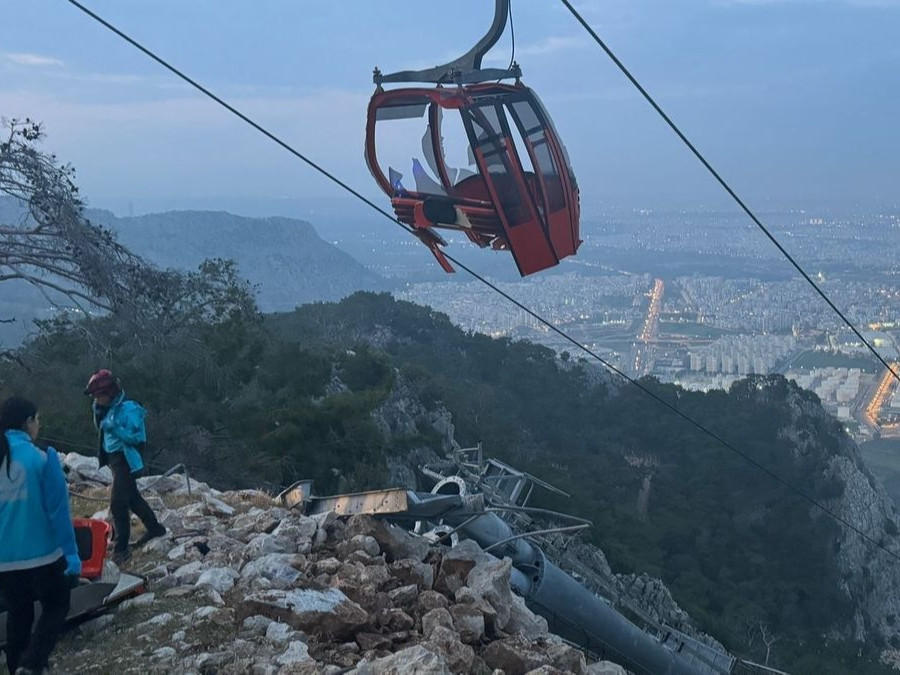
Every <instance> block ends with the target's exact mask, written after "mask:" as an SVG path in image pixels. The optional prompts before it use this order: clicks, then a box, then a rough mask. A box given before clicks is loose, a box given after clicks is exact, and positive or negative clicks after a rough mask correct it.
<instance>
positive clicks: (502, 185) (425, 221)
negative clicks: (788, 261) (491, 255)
mask: <svg viewBox="0 0 900 675" xmlns="http://www.w3.org/2000/svg"><path fill="white" fill-rule="evenodd" d="M508 13H509V0H496V13H495V16H494V23H493V25H492V26H491V29H490V31H488V33H487V35H485V36H484V37H483V38H482V39H481V40H480V41H479V42H478V44H477V45H475V47H474V48H473V49H472V50H471V51H470V52H469V53H468V54H466V55H465V56H463V57H461V58H460V59H457V60H456V61H453V62H452V63H449V64H447V65H444V66H437V67H436V68H433V69H430V70H425V71H405V72H400V73H394V74H392V75H382V74H381V72H380V71H378V70H377V69H376V70H375V77H374V81H375V83H376V85H378V86H377V88H376V90H375V94H374V95H373V96H372V99H371V101H370V102H369V111H368V120H367V124H366V162H367V164H368V166H369V171H371V172H372V175H373V177H374V178H375V180H376V181H377V182H378V185H379V186H380V187H381V189H382V190H384V192H385V193H386V194H387V195H388V196H389V197H390V198H391V204H392V205H393V207H394V211H395V213H396V214H397V218H398V220H400V221H401V222H403V223H406V224H407V225H409V226H411V227H412V228H413V230H414V232H415V234H416V236H418V237H419V239H420V240H421V241H422V242H423V243H424V244H425V245H426V246H428V248H429V249H430V250H431V252H432V253H433V254H434V256H435V258H437V260H438V262H439V263H440V264H441V267H443V268H444V270H446V271H447V272H452V271H453V268H452V267H451V266H450V263H449V262H448V260H447V258H446V257H445V256H444V254H443V253H442V252H441V250H440V248H439V247H440V246H446V241H445V240H444V239H443V238H442V237H441V236H440V235H439V234H438V233H437V232H435V228H443V229H449V230H458V231H462V232H465V234H466V235H467V236H468V237H469V239H470V240H471V241H473V242H474V243H476V244H478V245H479V246H481V247H487V246H490V247H492V248H494V249H497V250H509V251H510V252H511V253H512V255H513V259H514V260H515V261H516V265H517V267H518V268H519V272H520V274H521V275H522V276H526V275H528V274H532V273H534V272H539V271H540V270H543V269H546V268H548V267H552V266H553V265H557V264H559V261H560V260H561V259H562V258H565V257H566V256H570V255H574V254H575V252H576V251H577V250H578V246H579V245H580V244H581V239H580V237H579V232H578V219H579V202H578V185H577V183H576V181H575V174H574V173H573V171H572V168H571V166H570V163H569V159H568V155H567V153H566V150H565V148H564V146H563V144H562V141H561V140H560V139H559V136H558V135H557V133H556V129H555V128H554V126H553V122H552V121H551V119H550V116H549V114H548V113H547V111H546V109H545V108H544V107H543V105H542V104H541V102H540V101H539V99H538V97H537V95H536V94H535V93H534V92H533V91H532V90H531V89H529V88H528V87H525V86H524V85H522V84H521V82H520V81H519V78H520V77H521V70H520V69H519V66H518V65H516V64H515V63H513V64H512V66H511V68H509V69H506V70H503V69H484V70H483V69H481V59H482V57H483V56H484V54H485V53H487V51H488V50H489V49H490V48H491V47H492V46H493V45H494V44H495V43H496V42H497V40H498V39H499V37H500V35H501V34H502V33H503V30H504V28H505V26H506V18H507V15H508ZM508 78H515V84H512V85H510V84H501V83H500V82H499V81H500V80H503V79H508ZM387 82H431V83H436V84H437V87H436V88H427V87H416V88H404V89H394V90H391V91H385V90H384V89H383V88H382V86H381V85H382V84H383V83H387ZM445 84H447V85H452V86H444V85H445ZM444 111H447V112H448V113H450V114H449V115H448V120H447V121H446V122H445V120H444ZM457 116H458V117H457ZM452 118H456V119H455V121H452V122H451V119H452ZM400 121H405V122H406V123H407V124H408V123H410V122H412V123H418V124H419V125H421V126H420V130H419V132H418V133H416V134H414V136H413V137H412V138H410V136H409V135H408V134H407V135H406V136H405V140H406V141H410V140H417V139H418V138H419V134H423V135H422V136H421V148H420V149H419V148H416V149H415V150H414V153H415V155H418V154H421V159H420V158H419V157H417V156H415V155H414V156H413V157H412V158H411V160H408V159H406V157H408V154H407V155H404V156H402V157H401V159H400V161H402V162H410V163H409V164H408V165H406V166H408V167H409V168H408V169H407V170H408V171H409V172H410V174H411V179H410V180H408V181H407V182H406V183H404V173H403V170H404V169H405V168H406V167H404V166H403V165H399V166H396V167H395V166H392V165H391V164H387V165H386V166H387V171H385V165H384V164H382V163H381V162H380V161H379V157H378V153H377V151H376V135H377V136H378V137H379V138H382V137H383V136H384V135H385V134H389V132H390V125H396V124H397V123H398V122H400ZM448 124H449V125H452V126H453V127H454V130H455V131H456V132H457V137H458V140H461V142H462V143H463V144H465V146H466V149H467V152H466V155H467V157H466V161H465V163H466V165H467V166H466V167H464V168H454V167H452V166H450V165H449V162H448V157H447V153H446V148H445V142H444V141H445V140H446V139H445V134H448V135H450V132H449V130H448ZM398 145H400V144H399V143H398Z"/></svg>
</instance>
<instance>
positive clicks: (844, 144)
mask: <svg viewBox="0 0 900 675" xmlns="http://www.w3.org/2000/svg"><path fill="white" fill-rule="evenodd" d="M86 4H87V5H88V6H90V7H91V8H92V9H94V10H95V11H97V12H98V13H99V14H101V15H102V16H104V17H105V18H107V19H108V20H109V21H111V22H112V23H114V24H116V25H117V26H119V27H120V28H122V29H123V30H124V31H126V32H128V33H130V34H131V35H132V36H133V37H135V38H136V39H138V40H139V41H141V42H143V43H145V44H146V45H147V46H148V47H150V48H151V49H153V50H156V51H157V52H158V53H159V54H160V55H161V56H163V57H164V58H166V59H169V60H170V61H171V62H173V63H174V64H175V65H177V66H179V67H181V68H183V69H184V70H185V71H186V72H187V73H188V74H190V75H192V76H193V77H195V78H196V79H198V80H200V81H201V82H202V83H204V84H206V85H207V86H209V87H210V88H211V89H213V90H214V91H215V92H217V93H219V94H220V95H221V96H223V97H224V98H226V99H228V100H229V101H231V102H232V103H233V104H234V105H236V106H237V107H239V108H240V109H242V110H244V111H246V112H247V113H248V114H249V115H251V116H252V117H254V118H255V119H257V120H258V121H259V122H260V123H261V124H263V125H265V126H267V127H269V128H271V129H272V130H273V131H274V132H275V133H277V134H279V135H280V136H282V137H283V138H284V139H285V140H286V141H288V142H290V143H292V144H295V145H296V147H297V148H298V149H300V150H301V151H302V152H304V153H307V154H308V155H309V156H310V157H311V158H312V159H314V160H315V161H317V162H320V163H321V164H322V165H323V166H325V167H326V168H328V169H331V170H333V171H335V172H336V173H338V174H339V175H340V176H341V177H342V178H343V179H345V180H346V181H348V182H349V183H350V184H352V185H353V186H354V187H357V188H360V189H361V190H362V191H363V192H365V193H366V194H368V195H372V196H375V197H376V198H378V199H380V200H381V201H383V202H384V203H385V204H387V200H386V199H385V198H384V197H383V196H381V195H380V193H379V192H378V191H377V189H376V187H375V185H374V182H373V181H372V180H371V178H370V177H369V174H368V171H367V169H366V166H365V162H364V160H363V137H364V124H365V109H366V103H367V101H368V98H369V96H370V95H371V93H372V90H373V86H372V84H371V72H372V68H373V66H375V65H378V66H380V67H381V68H382V69H383V70H385V71H391V70H399V69H402V68H407V67H426V66H430V65H434V63H436V62H443V61H445V60H448V59H449V58H451V57H454V56H457V55H459V54H461V53H462V52H464V51H466V50H467V49H468V48H469V47H470V46H471V45H472V44H473V43H474V41H475V40H477V38H478V37H479V36H480V35H481V34H482V33H483V32H484V30H485V28H486V27H487V25H488V24H489V23H490V19H491V14H492V11H493V3H491V2H488V1H487V0H457V1H456V2H434V1H433V0H431V1H428V2H424V1H423V0H382V2H368V1H363V0H343V1H338V2H309V1H306V0H291V1H288V0H260V1H259V2H253V3H251V2H236V1H235V0H216V1H213V0H189V1H185V0H178V1H177V2H176V1H174V0H154V1H153V2H150V1H148V0H141V1H136V0H86ZM578 6H579V7H580V9H581V10H582V11H583V12H584V14H585V17H586V18H587V19H588V20H589V21H590V22H591V24H592V25H593V26H594V27H595V29H596V30H597V31H598V32H599V33H600V35H601V36H602V37H604V39H606V40H607V41H608V43H609V44H610V46H611V47H612V48H613V49H614V50H615V51H616V52H617V53H618V55H619V56H620V58H621V59H622V60H623V61H624V62H625V63H626V64H627V65H628V66H629V67H630V68H631V69H632V70H633V72H634V73H635V75H636V76H637V77H638V79H640V80H641V81H642V82H643V83H644V84H645V86H646V87H647V88H648V89H649V90H650V92H651V93H652V94H654V95H655V96H656V97H657V99H658V100H659V102H660V103H661V104H662V105H663V107H664V108H665V109H666V110H668V111H669V112H670V114H671V115H672V117H673V118H674V119H675V120H676V122H678V123H679V124H681V125H682V127H683V129H684V130H685V131H686V133H687V134H688V136H689V137H691V138H692V139H693V140H694V141H695V142H696V144H697V145H698V146H699V147H700V149H701V150H702V151H703V152H705V153H707V155H708V157H709V158H710V160H711V161H712V162H713V163H714V164H715V165H716V166H717V167H718V168H719V169H720V170H721V172H722V173H723V174H724V176H725V177H727V178H728V179H730V180H731V181H733V183H734V185H735V186H736V187H737V188H738V190H739V191H740V192H741V193H742V194H743V195H744V196H745V197H746V198H747V200H748V201H749V202H750V203H751V204H753V205H756V206H758V207H759V208H760V209H765V208H773V207H785V206H789V207H797V208H814V207H825V206H842V207H844V206H854V207H855V206H862V207H866V206H869V207H879V206H891V205H896V204H897V203H898V202H900V195H898V185H900V131H898V125H900V122H898V120H900V0H678V1H677V2H671V1H663V0H656V1H654V2H649V1H643V0H632V1H626V0H603V1H601V0H582V2H580V3H578ZM513 12H514V21H515V32H516V45H517V46H516V58H517V60H518V61H519V63H520V64H521V65H522V68H523V70H524V74H525V77H524V81H525V83H526V84H528V85H529V86H531V87H533V88H534V89H535V90H536V91H537V92H538V93H539V94H540V95H541V97H542V98H543V99H544V102H545V104H546V105H547V107H548V109H549V110H550V112H551V113H552V115H553V117H554V119H555V121H556V125H557V127H558V129H559V131H560V133H561V135H562V136H563V139H564V141H565V143H566V144H567V146H568V148H569V151H570V154H571V156H572V161H573V164H574V167H575V170H576V173H577V174H578V177H579V182H580V184H581V187H582V200H583V202H584V204H585V207H586V211H587V212H588V213H591V212H592V211H595V210H596V209H597V208H600V207H614V208H633V207H641V206H652V207H656V208H665V207H701V206H705V207H711V208H721V207H723V206H726V205H727V204H728V202H727V201H726V200H725V199H724V198H723V197H722V196H721V190H720V188H718V187H717V186H716V185H715V184H714V183H713V182H712V179H711V178H709V177H708V176H707V175H706V174H705V173H704V171H703V169H702V168H701V167H700V166H699V164H698V163H697V162H696V160H695V159H694V158H693V157H691V156H690V155H689V153H688V152H687V150H686V149H685V148H684V147H683V146H682V145H681V144H680V142H679V141H678V140H677V139H676V138H675V136H674V135H673V134H672V133H671V132H670V131H669V130H668V129H667V128H666V127H665V126H664V125H663V123H662V121H661V120H660V119H659V118H658V117H657V116H656V114H655V113H654V112H653V111H652V110H651V109H650V108H649V106H648V105H647V104H646V103H645V102H644V101H643V100H642V99H641V98H640V97H639V95H638V93H637V92H636V91H635V90H634V89H633V88H632V87H631V85H630V84H629V83H628V82H627V81H626V80H625V79H624V77H623V76H622V75H621V74H620V73H619V72H618V71H617V70H615V68H614V66H613V65H612V63H611V62H610V61H609V59H608V58H607V57H606V56H605V55H604V54H603V53H602V52H601V51H600V50H599V49H598V48H597V47H596V45H594V44H593V43H592V42H590V39H589V37H588V36H587V35H586V33H584V31H583V29H582V28H581V27H580V26H579V25H578V24H577V23H576V22H575V21H574V19H573V17H572V16H571V15H570V14H569V13H568V11H567V10H566V9H565V8H564V7H563V6H562V5H561V4H560V3H558V2H556V1H555V0H513ZM3 16H4V24H5V25H4V28H3V30H2V32H0V115H2V116H4V117H26V116H29V117H32V118H35V119H38V120H42V121H44V122H45V124H46V130H47V134H48V138H47V141H46V146H45V147H46V149H47V150H49V151H52V152H55V153H56V154H57V155H58V156H59V157H60V158H62V159H64V160H66V161H70V162H71V163H72V164H74V165H75V167H76V168H77V170H78V180H79V183H80V184H81V186H82V189H83V192H84V194H85V195H86V197H87V198H88V200H89V201H90V202H91V203H92V204H93V205H96V206H101V207H103V206H114V207H116V209H117V210H119V211H121V205H122V204H126V203H128V202H129V201H132V200H133V201H135V202H136V203H137V204H138V205H139V208H140V210H146V209H152V208H159V207H161V206H163V205H166V204H170V203H173V201H174V202H177V201H178V200H182V201H183V202H184V203H187V202H188V201H191V200H193V201H191V203H197V204H203V205H205V206H207V207H214V206H215V204H216V203H217V200H224V199H226V198H227V199H231V200H234V199H243V198H247V199H256V200H268V199H273V200H274V199H299V200H303V199H312V198H323V197H324V198H328V197H338V196H340V193H339V191H338V189H337V188H335V187H334V186H332V185H330V184H329V183H328V182H327V181H325V180H324V179H323V178H321V177H320V176H318V175H317V174H315V173H314V172H312V171H311V170H309V169H308V168H307V167H306V166H305V165H303V164H302V163H301V162H299V161H297V160H296V159H294V158H292V157H291V156H289V155H288V154H287V153H285V152H284V151H283V150H282V149H280V148H278V147H277V146H275V145H274V144H273V143H271V142H270V141H268V140H266V139H265V138H264V137H262V136H261V135H260V134H259V133H257V132H256V131H254V130H252V129H251V128H249V127H247V126H246V125H244V124H243V123H242V122H240V121H239V120H237V119H236V118H234V117H232V116H231V115H230V114H229V113H227V112H226V111H224V110H222V109H221V108H219V107H218V106H216V105H215V104H214V103H212V102H211V101H209V100H208V99H205V98H204V97H202V96H201V95H200V94H199V93H197V92H194V91H193V90H191V89H190V88H188V87H187V86H186V85H184V84H182V83H181V82H179V81H178V80H177V79H176V78H175V77H174V76H172V75H171V74H169V73H168V72H166V71H164V70H163V69H162V68H161V67H159V66H158V65H157V64H155V63H153V62H152V61H150V60H149V59H148V58H147V57H146V56H144V55H142V54H140V53H139V52H137V51H136V50H135V49H134V48H132V47H131V46H129V45H128V44H126V43H124V42H123V41H122V40H121V39H119V38H118V37H116V36H114V35H113V34H111V33H110V32H108V31H107V30H106V29H104V28H102V27H101V26H100V25H98V24H97V23H95V22H93V21H92V20H90V19H89V18H88V17H86V16H85V15H84V14H82V13H81V12H80V11H78V10H77V9H76V8H74V7H73V6H72V5H70V4H69V3H67V2H65V1H64V0H4V12H3ZM509 44H510V43H509V34H508V33H507V35H506V36H504V39H503V40H502V41H501V42H500V44H498V45H497V47H495V49H494V51H493V52H492V54H491V57H490V59H489V63H488V65H499V64H503V63H504V62H505V61H506V60H507V59H508V58H509Z"/></svg>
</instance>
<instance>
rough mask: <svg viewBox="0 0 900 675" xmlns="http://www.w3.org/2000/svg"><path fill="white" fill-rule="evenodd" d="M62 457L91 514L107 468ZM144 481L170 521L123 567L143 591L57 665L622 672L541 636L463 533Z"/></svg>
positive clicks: (488, 559) (500, 575)
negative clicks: (449, 538)
mask: <svg viewBox="0 0 900 675" xmlns="http://www.w3.org/2000/svg"><path fill="white" fill-rule="evenodd" d="M65 464H66V465H67V466H68V467H69V469H70V471H69V477H70V482H71V484H72V489H73V492H74V493H76V494H77V495H78V496H76V497H74V498H73V508H74V510H75V511H76V515H88V513H89V512H92V511H93V508H95V507H96V505H97V502H96V501H94V500H96V499H102V498H103V489H102V488H97V487H91V486H96V484H97V482H106V481H108V478H109V476H108V473H107V472H106V471H105V470H98V469H97V465H96V460H94V459H89V458H85V457H81V456H79V455H75V454H70V455H68V456H66V457H65ZM141 483H142V488H143V490H144V493H145V495H146V496H147V498H148V501H150V503H151V505H152V506H153V507H154V509H155V510H156V512H157V513H158V514H159V516H160V519H161V521H162V522H163V523H164V524H165V525H166V527H167V528H168V529H169V534H168V535H167V536H166V537H164V538H161V539H157V540H154V541H153V542H151V543H150V544H148V545H147V546H146V547H145V548H144V550H142V551H139V552H137V553H136V555H135V556H134V558H133V559H132V561H131V562H130V563H129V565H128V567H129V570H130V571H133V572H136V573H138V574H142V575H146V576H147V578H148V579H149V580H150V588H149V592H148V593H146V594H143V595H140V596H138V597H136V598H134V599H132V600H129V601H126V602H125V603H124V604H122V605H121V606H120V607H118V608H116V609H115V611H113V612H111V613H109V614H105V615H103V616H100V617H98V618H96V619H93V620H91V621H89V622H87V623H84V624H83V625H81V626H80V627H79V628H78V629H77V631H75V632H72V633H70V634H68V635H67V636H66V637H65V638H64V640H63V641H62V643H61V645H60V647H59V648H58V649H57V652H56V654H55V656H54V665H55V667H56V668H57V669H58V670H59V672H79V673H82V672H83V673H89V672H104V673H113V672H114V673H138V672H179V673H247V672H250V673H343V672H352V673H358V674H360V675H363V674H369V673H372V674H374V673H394V674H398V675H399V674H400V673H492V672H497V669H499V670H502V671H503V672H504V673H509V674H513V673H547V674H549V673H579V674H586V673H592V674H596V675H600V674H605V675H615V674H617V673H618V674H620V675H624V673H625V671H624V670H623V669H621V668H619V667H618V666H616V665H615V664H612V663H607V662H601V663H594V664H591V665H588V664H587V663H586V662H585V659H584V656H583V655H582V654H581V653H580V652H578V651H577V650H575V649H573V648H572V647H569V646H567V645H565V644H563V643H562V641H561V640H560V639H559V638H557V637H555V636H554V635H552V634H550V633H549V632H548V630H547V623H546V621H544V620H543V619H541V618H540V617H537V616H535V615H534V614H532V613H531V612H530V611H529V610H528V609H527V608H526V607H525V604H524V601H523V600H521V599H520V598H519V597H518V596H515V595H513V594H512V592H511V591H510V585H509V578H510V563H509V560H498V559H496V558H494V557H492V556H490V555H488V554H486V553H483V552H482V551H481V550H480V549H479V548H478V546H477V545H475V544H474V543H473V542H463V543H461V544H460V545H458V546H457V547H455V548H452V549H449V548H446V547H442V546H436V545H432V544H430V542H429V541H428V540H426V539H424V538H422V537H417V536H414V535H412V534H409V533H407V532H406V531H404V530H401V529H399V528H396V527H393V526H390V525H385V524H383V523H380V522H378V521H376V520H374V519H372V518H371V517H369V516H354V517H352V518H350V519H349V520H346V519H341V518H338V517H336V516H335V514H334V513H323V514H320V515H317V516H315V517H306V516H303V515H301V514H300V513H299V512H297V511H290V510H286V509H284V508H281V507H280V506H278V505H277V504H276V503H275V502H274V501H273V500H272V498H271V497H270V496H269V495H267V494H265V493H262V492H258V491H254V490H242V491H236V492H219V491H217V490H214V489H212V488H210V487H209V486H207V485H205V484H203V483H198V482H196V481H192V482H191V490H190V491H188V489H187V485H186V482H185V479H184V478H183V477H181V476H177V477H166V478H161V479H160V478H144V479H141ZM95 515H96V516H97V517H104V516H105V513H104V512H100V513H97V514H95ZM113 645H114V646H115V648H114V649H113V648H112V646H113Z"/></svg>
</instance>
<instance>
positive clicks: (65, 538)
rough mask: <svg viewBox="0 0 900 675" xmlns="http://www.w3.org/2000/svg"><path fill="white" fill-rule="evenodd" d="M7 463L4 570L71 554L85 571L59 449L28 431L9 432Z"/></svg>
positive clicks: (0, 546)
mask: <svg viewBox="0 0 900 675" xmlns="http://www.w3.org/2000/svg"><path fill="white" fill-rule="evenodd" d="M6 439H7V441H8V442H9V450H10V454H9V470H10V471H9V476H8V477H7V473H6V469H7V462H3V464H2V465H0V572H10V571H13V570H25V569H31V568H34V567H40V566H42V565H49V564H50V563H52V562H54V561H56V560H58V559H59V558H60V556H65V557H66V561H67V562H68V563H69V567H70V568H72V569H76V570H80V569H81V562H80V560H79V558H78V546H77V545H76V544H75V530H74V529H73V528H72V517H71V515H70V513H69V490H68V485H67V484H66V477H65V475H63V471H62V467H61V466H60V464H59V457H58V456H57V454H56V451H55V450H53V448H50V449H48V450H47V451H46V452H44V451H43V450H41V449H40V448H38V447H37V446H35V445H34V443H32V442H31V438H30V437H29V436H28V434H26V433H25V432H24V431H7V432H6Z"/></svg>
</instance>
